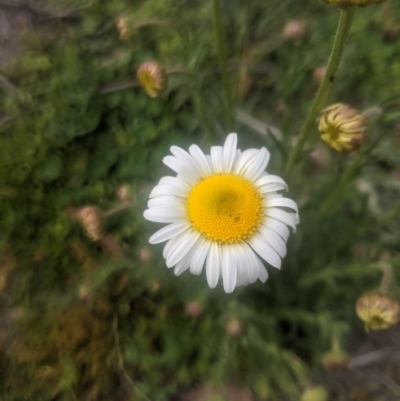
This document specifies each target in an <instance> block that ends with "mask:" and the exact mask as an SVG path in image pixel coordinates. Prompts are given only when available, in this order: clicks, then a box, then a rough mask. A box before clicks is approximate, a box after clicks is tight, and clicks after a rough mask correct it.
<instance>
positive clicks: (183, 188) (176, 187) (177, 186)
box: [149, 177, 191, 198]
mask: <svg viewBox="0 0 400 401" xmlns="http://www.w3.org/2000/svg"><path fill="white" fill-rule="evenodd" d="M190 190H191V187H190V185H188V184H187V183H186V182H185V181H182V180H179V179H178V178H176V177H163V178H162V179H161V180H160V183H159V184H158V185H157V186H155V187H154V189H153V190H152V191H151V193H150V196H149V198H154V197H155V196H161V195H175V196H182V197H186V196H187V195H188V193H189V192H190Z"/></svg>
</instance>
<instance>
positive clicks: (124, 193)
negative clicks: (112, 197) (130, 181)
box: [117, 185, 131, 202]
mask: <svg viewBox="0 0 400 401" xmlns="http://www.w3.org/2000/svg"><path fill="white" fill-rule="evenodd" d="M117 197H118V199H119V200H120V201H121V202H130V201H131V191H130V188H129V185H121V186H120V187H119V188H118V190H117Z"/></svg>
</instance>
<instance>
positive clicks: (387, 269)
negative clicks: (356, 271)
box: [379, 262, 393, 294]
mask: <svg viewBox="0 0 400 401" xmlns="http://www.w3.org/2000/svg"><path fill="white" fill-rule="evenodd" d="M381 268H382V271H383V275H382V279H381V284H380V286H379V292H380V293H382V294H387V292H388V289H389V286H390V283H391V281H392V277H393V271H392V266H391V264H390V263H385V262H384V263H382V265H381Z"/></svg>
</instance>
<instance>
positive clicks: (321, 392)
mask: <svg viewBox="0 0 400 401" xmlns="http://www.w3.org/2000/svg"><path fill="white" fill-rule="evenodd" d="M327 399H328V392H327V391H326V389H325V387H322V386H315V387H313V388H310V389H307V390H305V391H304V392H303V394H302V395H301V398H300V400H301V401H327Z"/></svg>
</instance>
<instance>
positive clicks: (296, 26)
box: [283, 19, 307, 40]
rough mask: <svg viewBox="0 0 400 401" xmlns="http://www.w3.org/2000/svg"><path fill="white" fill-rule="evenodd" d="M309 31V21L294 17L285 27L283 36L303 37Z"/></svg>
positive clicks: (295, 38)
mask: <svg viewBox="0 0 400 401" xmlns="http://www.w3.org/2000/svg"><path fill="white" fill-rule="evenodd" d="M306 32H307V22H306V21H304V20H299V19H293V20H290V21H288V22H287V23H286V24H285V26H284V28H283V37H284V38H285V39H289V40H297V39H301V38H302V37H303V36H304V35H305V33H306Z"/></svg>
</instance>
